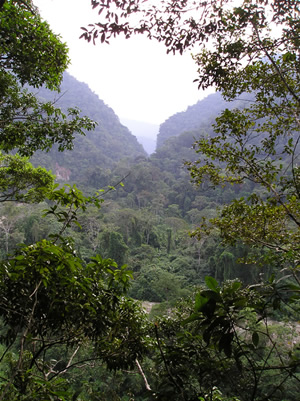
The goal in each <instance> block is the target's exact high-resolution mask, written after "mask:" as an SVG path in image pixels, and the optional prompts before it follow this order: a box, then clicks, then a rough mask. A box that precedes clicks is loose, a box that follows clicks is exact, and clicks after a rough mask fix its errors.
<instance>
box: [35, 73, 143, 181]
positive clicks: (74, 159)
mask: <svg viewBox="0 0 300 401" xmlns="http://www.w3.org/2000/svg"><path fill="white" fill-rule="evenodd" d="M33 92H34V93H35V94H36V95H37V97H38V98H39V99H42V100H44V101H51V102H54V104H55V106H56V107H60V108H61V109H62V110H63V111H66V110H67V108H69V107H77V108H78V109H80V110H81V115H86V116H88V117H89V118H91V119H92V120H94V121H95V122H96V123H97V126H96V128H95V129H94V130H93V131H92V132H88V133H86V136H80V135H77V136H76V137H75V140H74V147H73V149H72V151H65V152H64V153H61V152H57V150H55V147H54V149H52V150H51V151H50V152H49V153H48V154H43V155H42V154H41V153H38V154H36V155H35V156H34V158H33V159H32V160H33V163H34V164H41V165H44V166H45V167H47V168H50V169H51V170H52V171H53V172H54V173H55V174H57V175H59V174H60V173H59V172H61V171H65V173H66V176H68V177H69V178H68V180H70V181H72V182H75V181H76V182H82V181H88V180H89V179H90V178H89V176H88V174H89V171H88V169H89V168H90V167H91V166H97V167H98V168H103V169H110V168H112V167H113V166H115V164H116V163H117V162H118V161H119V160H121V159H123V158H126V157H130V158H133V159H134V158H135V157H139V156H142V155H146V153H145V151H144V149H143V147H142V145H140V144H139V143H138V142H137V139H136V137H135V136H133V135H132V134H131V133H130V131H129V130H128V128H126V127H125V126H123V125H122V124H121V123H120V121H119V118H118V117H117V116H116V114H115V113H114V111H113V110H112V109H111V108H110V107H108V106H107V105H106V104H105V103H104V102H103V101H102V100H101V99H99V97H98V96H97V95H96V94H95V93H93V92H92V91H91V89H90V88H89V87H88V86H87V85H86V84H85V83H83V82H79V81H77V80H76V79H75V78H74V77H72V76H71V75H70V74H68V73H67V72H65V73H64V76H63V80H62V83H61V86H60V92H59V93H54V92H51V91H49V90H47V89H46V88H39V89H38V90H33Z"/></svg>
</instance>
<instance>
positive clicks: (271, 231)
mask: <svg viewBox="0 0 300 401" xmlns="http://www.w3.org/2000/svg"><path fill="white" fill-rule="evenodd" d="M91 5H92V8H94V9H95V10H96V11H98V19H99V20H100V21H99V22H97V23H95V24H91V25H89V26H88V27H86V28H82V29H83V33H82V35H81V37H83V38H84V39H86V40H87V41H92V42H94V43H96V41H97V40H100V41H101V42H102V43H103V42H108V41H109V40H110V39H111V38H112V37H115V36H116V35H121V34H124V36H125V37H126V38H130V37H131V36H132V35H134V34H145V35H147V37H148V38H149V39H152V40H153V39H155V40H157V41H159V42H162V43H163V44H164V45H165V46H166V48H167V51H168V52H173V53H176V52H179V53H182V52H183V51H184V50H190V49H191V48H194V49H195V54H194V56H193V57H194V60H195V63H196V65H197V66H198V68H199V70H198V72H199V77H198V78H197V79H196V81H197V82H198V86H199V88H202V89H206V88H208V87H210V86H214V87H215V88H216V90H218V91H220V92H221V93H222V95H223V96H224V98H225V99H226V100H228V101H231V100H233V99H243V100H245V102H246V103H248V106H247V107H245V108H243V109H233V110H229V109H226V110H224V111H223V112H222V113H221V115H220V116H219V117H218V118H217V120H216V123H215V125H214V130H215V134H214V136H212V137H203V138H200V139H199V140H198V141H197V142H196V143H195V145H194V146H195V150H196V152H197V154H198V156H199V159H198V160H197V161H196V162H194V163H190V164H189V166H188V168H189V170H190V173H191V177H192V179H193V181H194V182H196V183H197V184H200V183H201V182H203V181H204V180H206V181H209V182H211V183H212V185H214V186H219V185H221V186H226V185H234V186H242V185H243V183H244V182H245V181H246V180H250V181H252V182H253V193H252V194H251V196H249V198H247V199H243V198H242V199H236V200H234V201H233V202H231V203H230V204H228V205H227V206H225V207H224V208H223V209H222V210H221V211H220V213H219V216H218V217H217V218H215V219H211V220H209V221H205V220H204V221H203V222H202V224H201V225H200V227H199V229H197V230H196V231H195V233H194V235H196V236H198V237H199V238H201V236H202V235H203V234H205V235H207V234H209V233H210V232H212V231H215V230H218V232H219V233H220V235H221V238H222V239H223V241H224V244H230V245H233V244H236V243H237V242H239V241H242V242H243V243H245V244H247V245H249V246H250V247H251V249H252V250H253V255H252V262H256V263H258V264H260V263H263V264H269V265H271V266H272V267H273V268H274V270H275V271H277V275H274V277H273V278H272V279H270V280H269V281H268V282H265V283H264V282H262V283H261V284H260V285H258V286H257V287H252V288H247V289H245V290H242V289H241V287H240V284H239V283H235V284H231V285H229V286H227V287H226V285H225V287H219V286H218V284H217V283H216V282H215V281H214V280H212V279H207V285H208V290H206V291H202V292H199V293H198V294H197V295H196V298H195V303H194V306H193V307H191V309H185V310H181V316H185V317H186V318H185V320H184V321H183V322H182V318H181V319H180V316H179V318H178V319H177V320H176V319H174V321H173V324H170V320H169V321H168V322H167V323H166V322H165V323H162V324H161V328H160V329H159V326H156V329H155V333H156V334H155V335H156V339H157V346H158V348H159V350H160V354H161V362H162V363H161V367H162V369H163V368H164V369H165V375H166V378H167V381H166V382H165V383H167V385H168V386H169V391H170V394H177V399H182V400H187V399H196V398H195V397H196V395H197V394H198V396H199V394H200V395H201V396H203V397H205V394H207V392H205V389H206V390H209V389H210V390H209V392H210V395H209V396H208V397H213V395H212V392H211V391H212V390H211V389H212V387H213V386H214V385H218V386H220V387H222V389H223V390H224V391H225V393H227V394H228V395H230V396H233V395H234V394H238V395H239V397H241V399H243V400H282V399H283V398H285V397H286V394H287V393H284V392H283V391H284V390H283V389H284V387H287V388H288V387H293V386H295V383H296V385H298V384H299V380H300V378H299V366H300V360H299V356H298V354H297V352H298V348H297V345H296V344H297V343H298V341H299V340H298V339H295V344H293V345H291V347H290V348H289V349H288V350H285V351H284V352H285V357H283V355H282V352H283V350H282V349H278V344H277V343H276V341H273V340H272V338H271V337H270V336H269V333H270V331H269V330H270V329H269V327H268V324H267V321H268V318H269V317H270V316H272V313H273V310H274V309H283V310H284V309H285V308H291V310H297V303H298V302H299V292H300V277H299V273H300V272H299V267H300V266H299V260H300V248H299V243H300V234H299V226H300V203H299V197H300V170H299V166H298V164H299V131H300V112H299V110H300V85H299V82H300V53H299V46H300V22H299V21H300V18H299V17H300V9H299V8H300V7H299V1H297V0H273V1H268V0H256V1H254V0H239V1H231V0H212V1H209V2H207V1H205V2H204V1H196V2H195V1H188V0H176V1H172V0H170V1H161V2H159V3H157V2H156V3H154V4H153V3H151V2H143V1H139V0H133V1H131V2H129V3H128V2H127V1H125V0H123V1H113V0H107V1H101V2H99V1H94V0H92V1H91ZM244 307H247V311H248V312H249V313H250V315H251V314H252V313H253V316H254V320H253V319H251V318H250V316H249V315H248V317H247V318H245V316H246V315H247V314H246V311H245V310H244ZM281 313H283V312H281ZM256 319H258V320H262V321H264V322H265V328H264V329H263V328H262V327H261V326H259V325H258V324H257V322H256ZM180 321H181V325H180ZM250 322H252V324H253V325H252V326H251V324H250ZM182 325H183V326H182ZM182 327H185V328H186V330H183V329H182ZM239 327H240V328H239ZM237 328H239V329H237ZM159 331H160V333H159ZM241 333H246V336H245V337H243V336H242V335H241ZM262 338H268V340H265V341H266V343H267V344H268V345H270V344H271V347H270V348H268V351H267V354H264V355H263V353H262V348H261V347H260V346H261V344H262V343H263V340H262ZM249 340H250V341H249ZM266 343H265V344H266ZM212 348H214V349H215V350H217V351H218V352H219V357H218V358H217V357H216V353H215V352H212ZM211 352H212V354H210V353H211ZM191 355H192V357H191ZM187 356H189V357H187ZM176 358H177V359H176ZM192 358H194V359H192ZM191 360H193V362H191ZM175 361H176V362H175ZM192 363H193V365H192ZM191 366H193V367H194V369H192V368H191ZM223 369H224V370H223ZM226 369H227V370H229V371H230V372H231V374H232V375H234V377H235V378H236V380H237V382H232V383H230V380H227V379H229V378H228V377H227V378H226V377H223V374H224V372H225V371H226ZM191 371H193V372H197V373H196V378H195V377H194V376H193V377H191V375H190V374H189V372H191ZM203 372H206V373H207V372H209V373H207V375H205V374H203ZM237 372H239V373H237ZM268 372H269V373H270V374H273V376H272V378H271V379H270V377H271V376H270V377H269V379H268V378H267V377H266V373H268ZM239 374H240V375H241V376H239ZM238 377H239V378H238ZM276 377H277V379H278V381H277V382H276V383H275V378H276ZM199 378H201V381H200V382H199ZM217 378H218V380H217ZM290 379H291V380H292V383H291V382H290ZM216 380H217V381H216ZM268 380H269V384H266V383H268ZM197 381H198V383H197ZM193 387H194V388H193ZM242 388H244V389H246V391H243V390H242ZM235 391H236V393H235ZM170 394H169V396H170ZM191 394H192V395H191ZM193 397H194V398H193ZM166 399H167V398H166ZM208 399H212V398H208Z"/></svg>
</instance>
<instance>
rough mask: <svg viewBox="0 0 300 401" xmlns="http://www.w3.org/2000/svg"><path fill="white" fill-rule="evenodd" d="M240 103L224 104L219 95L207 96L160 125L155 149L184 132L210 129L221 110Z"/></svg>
mask: <svg viewBox="0 0 300 401" xmlns="http://www.w3.org/2000/svg"><path fill="white" fill-rule="evenodd" d="M240 103H241V102H240V101H234V102H226V101H225V100H224V99H223V97H222V95H221V94H220V93H213V94H211V95H208V96H207V97H206V98H205V99H203V100H199V101H198V102H197V103H196V104H194V105H193V106H189V107H188V108H187V109H186V111H183V112H180V113H176V114H174V115H173V116H171V117H169V118H168V119H167V120H166V121H165V122H164V123H162V124H161V125H160V127H159V133H158V135H157V147H156V148H157V149H159V148H161V147H162V146H163V144H164V142H165V141H166V140H167V139H168V138H171V137H173V136H178V135H180V134H182V133H183V132H185V131H195V130H198V129H201V128H206V127H209V128H211V125H212V124H213V122H214V120H215V118H216V117H217V115H218V114H220V112H221V111H222V110H224V109H226V108H229V109H230V108H233V107H236V106H238V105H239V104H240Z"/></svg>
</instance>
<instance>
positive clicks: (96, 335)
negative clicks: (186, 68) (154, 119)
mask: <svg viewBox="0 0 300 401" xmlns="http://www.w3.org/2000/svg"><path fill="white" fill-rule="evenodd" d="M111 3H113V4H114V5H115V7H116V10H115V11H110V10H111V8H110V7H111V6H112V4H111ZM144 3H145V2H142V3H140V2H139V1H137V0H133V2H132V3H131V5H130V7H133V8H132V9H131V8H130V7H129V8H128V4H127V2H114V1H113V2H111V1H107V2H105V1H104V2H101V3H100V2H93V4H92V5H93V7H94V8H95V9H96V10H98V11H99V10H100V11H101V10H102V11H103V10H104V11H108V13H101V12H100V13H99V14H98V17H99V18H103V20H102V22H101V23H99V24H98V25H93V24H90V25H89V27H88V28H83V39H87V40H88V41H91V40H92V39H93V41H96V40H97V38H98V37H99V38H100V39H101V41H105V40H108V39H109V38H110V37H114V36H116V35H117V34H120V33H122V32H123V33H125V34H126V35H127V38H128V39H130V36H131V35H133V34H134V33H146V34H148V35H149V36H151V37H152V38H153V39H158V40H159V41H163V43H164V44H165V46H166V47H167V48H168V49H169V50H170V51H173V52H176V51H179V52H181V51H183V50H184V49H185V48H187V49H190V47H191V46H193V45H194V44H197V45H199V44H200V45H202V46H203V47H202V50H201V51H200V53H199V54H198V55H196V56H194V59H195V62H196V63H197V65H198V66H199V69H200V70H199V82H198V83H199V86H200V87H203V88H205V87H209V86H211V85H215V86H216V89H217V90H218V91H219V92H220V94H215V95H210V96H208V97H207V98H206V99H204V100H203V101H201V102H198V103H197V104H196V105H194V106H190V107H189V108H188V109H187V110H186V112H182V113H178V114H176V115H175V116H171V117H170V118H169V119H168V120H167V121H166V122H165V123H163V124H162V125H161V127H160V132H159V137H158V144H157V145H158V146H157V150H156V152H155V153H153V154H152V155H151V156H149V157H148V156H147V155H146V154H145V152H144V151H143V149H142V147H141V146H140V145H139V144H138V142H137V140H136V138H135V137H134V136H133V135H131V134H130V132H129V131H128V129H127V128H126V127H124V126H122V124H120V122H119V119H118V117H117V116H116V115H115V113H114V112H113V110H111V109H110V108H109V107H107V106H106V105H105V104H104V103H103V101H101V100H100V99H99V98H98V96H96V95H95V94H93V93H92V92H91V91H90V89H89V88H88V87H87V86H86V85H85V84H82V83H79V82H77V81H76V80H75V79H74V78H73V77H71V76H69V75H68V74H66V73H64V70H65V69H66V67H67V64H68V58H67V48H66V46H65V45H64V44H63V43H61V41H60V39H59V37H57V36H56V35H54V34H53V33H52V32H51V29H50V27H49V25H48V24H47V23H45V22H43V21H42V20H41V18H40V16H39V13H38V10H37V9H35V7H34V5H33V3H32V2H31V1H30V0H26V1H18V0H14V1H8V0H7V1H3V2H0V17H1V28H2V31H3V34H2V35H1V36H0V50H1V55H2V57H1V58H0V87H1V88H2V90H1V92H0V100H1V101H0V105H1V107H0V113H1V118H0V146H1V154H0V161H1V164H0V238H1V242H0V259H1V260H0V319H1V323H2V325H1V329H0V401H1V400H3V401H34V400H36V401H40V400H44V401H99V400H106V401H110V400H111V401H115V400H122V401H129V400H136V401H146V400H147V401H148V400H149V401H150V400H161V401H164V400H166V401H168V400H174V401H194V400H200V401H211V400H214V401H283V400H285V401H294V400H295V399H297V397H298V392H299V391H298V389H299V381H300V357H299V351H300V347H299V323H298V321H299V312H300V310H299V291H300V286H299V283H300V278H299V259H300V258H299V240H300V237H299V225H300V222H299V220H300V217H299V216H300V207H299V197H300V196H299V192H300V191H299V182H300V179H299V178H300V177H299V167H298V157H299V155H298V143H299V131H300V125H299V96H300V95H299V85H298V82H299V68H298V67H299V54H298V44H299V30H298V21H299V10H298V8H297V2H293V1H291V2H289V3H288V4H287V2H285V1H283V2H272V3H271V4H269V3H268V2H264V1H262V2H253V1H251V0H244V1H242V0H241V1H240V4H239V5H237V4H236V2H233V4H231V2H230V1H229V0H228V2H226V4H228V9H224V8H223V2H220V1H219V0H214V1H213V2H212V3H211V4H207V3H205V4H201V7H202V8H201V7H200V3H199V7H200V8H198V5H197V4H194V7H195V10H194V11H195V13H198V12H199V13H200V14H199V19H198V20H197V21H196V20H194V19H193V18H192V19H189V18H188V19H186V17H185V16H186V15H188V13H187V14H186V12H188V10H189V8H187V9H186V7H189V6H190V3H189V2H181V1H180V2H179V1H176V2H171V3H170V4H165V3H164V2H162V3H161V4H159V6H151V5H150V6H149V7H150V8H147V7H148V4H146V5H145V4H144ZM144 6H145V7H146V9H144V8H143V7H144ZM165 7H166V8H165ZM203 7H205V8H204V11H205V12H204V11H203ZM131 13H134V15H135V21H134V26H131V25H130V23H128V24H123V23H122V18H125V19H126V18H128V17H130V14H131ZM119 14H120V15H119ZM139 18H140V22H141V26H139ZM112 21H113V23H112ZM154 21H155V23H153V22H154ZM163 21H164V24H162V22H163ZM272 24H276V25H280V26H281V27H282V28H284V29H282V30H281V32H280V35H281V37H280V38H278V37H277V36H275V37H274V36H272V35H273V33H272V30H269V29H268V28H269V27H270V26H272ZM183 26H184V27H185V28H184V29H183V28H182V27H183ZM158 28H159V29H158ZM12 33H13V34H12ZM208 33H209V35H210V36H209V40H212V47H211V48H207V47H205V43H206V40H207V34H208ZM116 40H117V39H116ZM216 43H217V44H218V46H217V48H215V47H214V45H215V44H216ZM50 50H51V51H50ZM29 54H30V57H28V55H29ZM245 58H246V61H247V63H245V62H244V59H245ZM59 87H60V92H59V93H58V92H57V90H58V89H59ZM45 88H47V89H45ZM74 107H79V108H80V109H81V111H79V110H78V109H77V108H74ZM29 157H30V160H29ZM49 169H51V171H52V172H53V173H54V174H55V175H56V177H55V176H53V174H52V172H51V171H49ZM143 305H144V306H145V305H147V306H148V307H149V305H150V308H149V309H148V312H147V313H146V312H145V310H144V306H143Z"/></svg>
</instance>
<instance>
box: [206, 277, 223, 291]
mask: <svg viewBox="0 0 300 401" xmlns="http://www.w3.org/2000/svg"><path fill="white" fill-rule="evenodd" d="M205 284H206V285H207V287H208V288H209V289H210V290H212V291H214V292H220V288H219V284H218V282H217V280H216V279H214V278H213V277H210V276H206V277H205Z"/></svg>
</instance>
